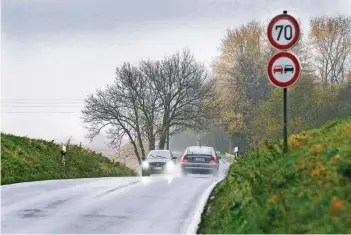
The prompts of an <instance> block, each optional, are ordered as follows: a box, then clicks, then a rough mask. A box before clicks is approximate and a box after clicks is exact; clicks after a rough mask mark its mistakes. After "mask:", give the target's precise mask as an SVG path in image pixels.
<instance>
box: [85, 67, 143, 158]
mask: <svg viewBox="0 0 351 235" xmlns="http://www.w3.org/2000/svg"><path fill="white" fill-rule="evenodd" d="M116 75H117V76H116V79H115V82H114V84H113V85H110V86H107V87H106V89H105V90H98V91H97V92H96V94H95V95H90V96H89V97H88V99H86V101H85V102H86V105H85V108H84V110H83V115H84V117H83V122H84V123H85V124H87V128H88V130H89V135H88V137H89V138H90V139H91V140H92V138H94V137H95V136H96V135H98V134H99V133H100V131H101V130H102V129H104V128H106V129H108V130H107V133H108V138H109V140H110V145H118V144H120V142H121V140H122V138H123V137H124V136H127V137H128V138H129V141H130V143H131V144H132V145H133V147H134V153H135V155H136V157H137V158H138V161H139V163H140V164H141V160H142V157H143V156H145V149H144V146H143V132H142V126H141V125H142V124H143V117H142V111H141V110H140V108H139V107H140V104H139V100H140V97H139V94H140V93H142V90H143V89H144V86H143V85H144V84H143V81H142V76H141V74H140V72H139V70H138V68H136V67H135V66H132V65H130V64H129V63H124V64H123V65H122V66H121V67H120V68H117V69H116Z"/></svg>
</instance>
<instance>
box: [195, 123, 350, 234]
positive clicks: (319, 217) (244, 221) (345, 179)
mask: <svg viewBox="0 0 351 235" xmlns="http://www.w3.org/2000/svg"><path fill="white" fill-rule="evenodd" d="M289 141H290V142H289V144H290V151H289V152H288V153H287V154H282V153H281V147H280V146H281V143H280V144H279V145H278V144H276V145H273V146H266V147H264V148H262V149H260V150H259V151H258V152H251V153H248V154H247V155H245V156H244V157H243V158H242V159H240V160H239V161H238V162H237V163H236V164H233V165H231V167H230V170H229V172H228V177H227V178H226V179H225V180H223V181H222V182H220V183H219V184H218V185H217V187H216V188H215V190H214V191H213V192H212V195H214V196H215V199H213V200H212V201H210V202H208V205H207V207H206V208H205V212H204V213H203V215H202V216H203V218H202V222H201V224H200V228H199V230H198V233H203V234H204V233H212V234H214V233H227V234H228V233H242V234H243V233H251V234H252V233H256V234H257V233H275V234H278V233H300V234H303V233H320V234H323V233H334V234H335V233H347V234H351V226H350V225H351V181H350V177H351V117H349V118H347V119H345V120H334V121H330V122H328V123H327V124H325V125H324V126H323V127H322V128H320V129H315V130H310V131H305V132H302V133H300V134H298V135H293V136H290V137H289Z"/></svg>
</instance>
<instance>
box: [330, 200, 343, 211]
mask: <svg viewBox="0 0 351 235" xmlns="http://www.w3.org/2000/svg"><path fill="white" fill-rule="evenodd" d="M331 208H332V211H333V212H338V211H341V210H343V209H344V204H343V202H342V201H341V200H340V199H338V198H337V197H333V199H332V201H331Z"/></svg>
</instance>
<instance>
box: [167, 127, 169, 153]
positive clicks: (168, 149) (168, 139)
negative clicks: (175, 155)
mask: <svg viewBox="0 0 351 235" xmlns="http://www.w3.org/2000/svg"><path fill="white" fill-rule="evenodd" d="M167 149H168V150H169V127H167Z"/></svg>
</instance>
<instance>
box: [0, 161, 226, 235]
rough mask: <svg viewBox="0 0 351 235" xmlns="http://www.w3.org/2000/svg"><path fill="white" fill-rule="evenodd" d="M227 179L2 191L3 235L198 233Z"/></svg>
mask: <svg viewBox="0 0 351 235" xmlns="http://www.w3.org/2000/svg"><path fill="white" fill-rule="evenodd" d="M227 167H228V166H227V164H225V163H223V164H221V171H222V172H223V173H225V172H226V169H227ZM223 176H224V175H220V176H218V177H217V178H213V177H212V176H200V175H192V176H188V177H180V176H173V177H172V178H169V177H164V176H152V177H147V178H143V177H123V178H99V179H76V180H55V181H42V182H32V183H22V184H16V185H7V186H2V187H1V197H2V200H1V206H2V211H1V214H2V218H1V227H2V232H4V233H100V234H101V233H105V234H106V233H122V234H131V233H132V234H135V233H139V234H140V233H154V234H155V233H167V234H170V233H172V234H180V233H182V234H183V233H195V232H196V228H197V224H198V222H199V219H200V217H201V211H202V208H203V206H204V203H206V200H207V197H208V194H209V193H210V188H209V187H213V185H214V184H215V183H216V182H217V181H218V180H220V179H221V178H222V177H223ZM206 190H207V191H206Z"/></svg>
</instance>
